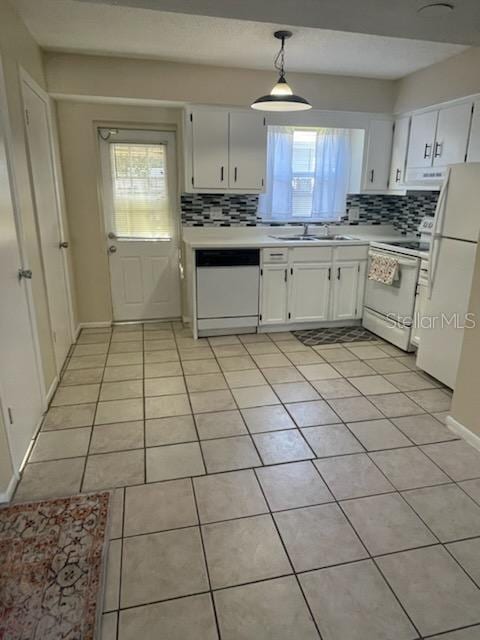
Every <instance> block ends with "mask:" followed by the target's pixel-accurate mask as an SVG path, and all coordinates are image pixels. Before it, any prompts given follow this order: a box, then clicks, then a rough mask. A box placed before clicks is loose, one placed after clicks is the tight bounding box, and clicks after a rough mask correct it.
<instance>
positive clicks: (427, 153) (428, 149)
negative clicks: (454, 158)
mask: <svg viewBox="0 0 480 640" xmlns="http://www.w3.org/2000/svg"><path fill="white" fill-rule="evenodd" d="M431 157H432V145H431V144H428V142H426V143H425V149H424V150H423V158H424V160H426V159H427V158H431Z"/></svg>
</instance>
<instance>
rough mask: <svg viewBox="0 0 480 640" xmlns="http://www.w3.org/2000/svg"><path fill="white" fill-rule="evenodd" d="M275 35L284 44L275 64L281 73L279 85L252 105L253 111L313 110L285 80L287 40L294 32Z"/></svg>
mask: <svg viewBox="0 0 480 640" xmlns="http://www.w3.org/2000/svg"><path fill="white" fill-rule="evenodd" d="M273 35H274V36H275V38H277V39H278V40H281V42H282V46H281V47H280V51H279V52H278V54H277V56H276V57H275V60H274V63H273V66H274V67H275V69H276V70H277V71H278V73H279V78H278V81H277V84H276V85H275V86H274V87H273V89H272V90H271V91H270V93H269V94H268V95H266V96H262V97H261V98H258V99H257V100H255V102H254V103H253V104H252V109H257V110H258V111H306V110H307V109H311V108H312V105H311V104H310V103H309V102H307V100H305V98H301V97H300V96H296V95H295V94H294V93H293V91H292V90H291V89H290V87H289V85H288V83H287V81H286V80H285V68H284V67H285V40H287V39H288V38H291V37H292V32H291V31H275V33H274V34H273Z"/></svg>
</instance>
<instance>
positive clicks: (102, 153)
mask: <svg viewBox="0 0 480 640" xmlns="http://www.w3.org/2000/svg"><path fill="white" fill-rule="evenodd" d="M93 126H94V132H95V136H96V140H97V153H98V155H97V161H98V171H97V176H98V178H97V186H98V194H99V195H98V198H99V209H100V210H99V213H100V229H101V234H102V237H103V239H104V240H103V241H104V243H105V249H106V251H105V254H106V256H107V265H106V266H107V271H108V281H109V292H110V305H111V310H112V323H113V322H116V320H115V319H114V305H113V287H112V278H111V272H110V262H109V258H108V237H107V224H106V219H107V215H108V214H107V211H108V209H109V208H110V210H111V207H112V205H111V202H110V199H109V198H108V199H107V197H106V188H107V180H109V183H110V179H109V177H108V173H107V162H108V168H109V167H110V165H109V163H110V159H109V154H107V150H108V144H107V143H108V139H109V138H108V139H107V140H104V139H102V137H101V135H100V130H101V129H113V130H117V131H122V132H124V133H127V134H128V133H132V134H135V135H132V136H131V139H129V140H125V142H131V143H135V142H138V143H139V144H145V143H147V138H146V137H145V139H142V137H143V135H145V136H147V135H148V134H149V133H155V134H165V135H173V137H174V143H175V147H174V150H173V154H174V161H173V163H172V164H173V166H174V176H173V178H172V180H173V188H172V191H173V197H172V202H173V203H174V211H173V219H172V227H173V228H174V230H175V244H176V251H177V254H178V256H177V262H178V267H179V268H178V291H179V298H180V313H179V317H182V285H181V277H180V262H181V256H180V253H181V237H182V225H181V215H180V175H179V153H178V145H179V139H178V138H179V136H178V132H177V127H176V126H172V125H171V124H166V125H161V124H153V123H152V124H150V123H149V124H148V125H147V124H145V123H143V124H141V125H137V124H133V123H124V122H112V121H110V122H105V121H95V122H93ZM137 134H138V135H137ZM127 137H129V136H127ZM117 139H118V140H119V141H120V142H122V141H123V140H122V136H121V135H120V136H119V138H117ZM167 161H168V157H167ZM162 319H163V318H162ZM164 319H165V320H174V319H176V317H172V318H164ZM118 322H122V321H118ZM138 322H140V321H138Z"/></svg>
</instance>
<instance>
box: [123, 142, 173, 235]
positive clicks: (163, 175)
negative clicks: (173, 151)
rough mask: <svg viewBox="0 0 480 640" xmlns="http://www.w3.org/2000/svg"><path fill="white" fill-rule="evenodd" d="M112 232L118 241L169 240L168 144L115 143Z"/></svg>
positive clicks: (170, 217)
mask: <svg viewBox="0 0 480 640" xmlns="http://www.w3.org/2000/svg"><path fill="white" fill-rule="evenodd" d="M110 160H111V167H112V189H113V229H114V232H115V234H116V235H117V237H119V238H122V237H123V238H128V237H135V238H146V239H148V238H170V237H171V224H172V216H171V206H170V201H169V194H168V182H167V148H166V145H165V144H130V143H112V144H111V145H110Z"/></svg>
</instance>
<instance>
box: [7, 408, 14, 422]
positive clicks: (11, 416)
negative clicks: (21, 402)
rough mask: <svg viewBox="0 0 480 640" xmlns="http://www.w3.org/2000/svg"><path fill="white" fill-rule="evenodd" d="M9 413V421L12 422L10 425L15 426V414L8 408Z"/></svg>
mask: <svg viewBox="0 0 480 640" xmlns="http://www.w3.org/2000/svg"><path fill="white" fill-rule="evenodd" d="M7 412H8V419H9V421H10V424H13V413H12V410H11V409H10V407H8V409H7Z"/></svg>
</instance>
